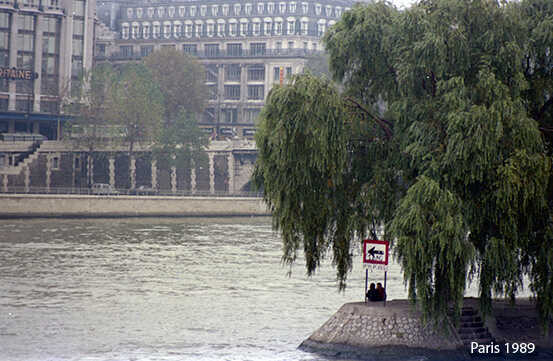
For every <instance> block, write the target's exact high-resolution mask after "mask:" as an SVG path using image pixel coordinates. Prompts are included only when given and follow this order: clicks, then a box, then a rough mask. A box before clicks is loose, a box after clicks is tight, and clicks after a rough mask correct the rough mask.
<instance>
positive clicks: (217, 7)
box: [211, 5, 219, 16]
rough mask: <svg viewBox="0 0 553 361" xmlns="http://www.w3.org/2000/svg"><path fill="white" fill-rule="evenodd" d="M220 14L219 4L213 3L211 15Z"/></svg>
mask: <svg viewBox="0 0 553 361" xmlns="http://www.w3.org/2000/svg"><path fill="white" fill-rule="evenodd" d="M217 15H219V5H211V16H217Z"/></svg>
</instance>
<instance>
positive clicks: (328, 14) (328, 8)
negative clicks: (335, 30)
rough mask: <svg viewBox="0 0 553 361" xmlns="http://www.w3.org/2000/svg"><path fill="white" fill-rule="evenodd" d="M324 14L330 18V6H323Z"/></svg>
mask: <svg viewBox="0 0 553 361" xmlns="http://www.w3.org/2000/svg"><path fill="white" fill-rule="evenodd" d="M325 14H326V16H328V17H330V16H332V6H330V5H327V6H325Z"/></svg>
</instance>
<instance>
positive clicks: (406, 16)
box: [255, 0, 553, 325]
mask: <svg viewBox="0 0 553 361" xmlns="http://www.w3.org/2000/svg"><path fill="white" fill-rule="evenodd" d="M552 18H553V11H552V5H551V3H550V2H547V1H522V2H520V3H503V2H498V1H493V0H473V1H460V0H427V1H421V2H420V3H419V4H418V5H415V6H413V7H412V8H410V9H408V10H405V11H398V10H397V9H396V8H394V7H393V6H391V5H389V4H388V3H386V2H376V3H371V4H368V5H357V6H355V7H354V9H353V10H352V11H348V12H346V13H344V15H343V16H342V19H341V20H340V21H339V22H338V23H337V24H336V25H335V26H333V27H332V28H331V29H329V31H328V32H327V33H326V35H325V38H324V41H325V44H326V47H327V51H328V53H329V56H330V70H331V73H332V75H333V78H334V79H335V80H336V81H338V82H340V89H342V88H343V91H338V90H336V89H337V88H338V87H337V86H335V85H333V84H331V83H329V82H326V81H323V80H320V79H317V78H315V77H313V76H311V75H309V74H307V75H304V76H300V77H296V78H295V80H294V82H293V84H292V85H291V86H286V87H277V88H275V89H274V90H273V91H272V92H271V94H270V95H269V98H268V101H267V105H266V107H265V109H264V111H263V112H262V122H261V125H260V131H259V132H258V133H257V134H258V135H257V141H258V145H259V158H258V164H257V167H256V171H255V179H256V182H257V183H258V184H260V185H262V186H263V187H264V195H265V199H266V201H267V202H268V204H269V205H270V207H271V209H272V210H273V213H274V216H273V220H274V224H275V226H276V227H277V228H278V229H280V231H281V233H282V235H283V240H284V260H285V261H287V262H292V261H293V260H294V259H295V254H296V252H297V250H299V249H300V247H303V250H304V253H305V255H306V262H307V270H308V273H311V272H313V271H314V270H315V269H316V268H317V267H318V265H319V262H320V259H322V257H323V256H324V255H325V253H326V252H327V250H329V249H332V251H333V260H334V262H335V264H336V265H337V271H338V279H339V280H340V287H344V285H345V281H346V278H347V273H348V271H349V270H350V269H351V257H352V256H351V255H352V249H353V248H356V247H358V243H356V242H354V241H355V239H357V238H358V237H363V236H364V235H365V234H366V233H367V232H369V233H373V235H375V234H376V233H377V231H378V226H379V225H383V234H382V235H381V236H382V237H385V238H389V239H392V240H394V249H395V254H396V256H397V258H398V260H399V261H400V263H401V265H402V268H403V272H404V277H405V281H406V284H407V285H408V288H409V295H410V298H411V299H412V300H413V301H415V302H419V303H420V305H421V306H422V309H423V310H424V313H425V315H426V316H427V317H428V318H433V319H434V320H436V321H440V320H442V319H443V318H444V317H446V315H447V311H448V308H449V307H450V306H452V307H453V308H454V310H455V311H456V312H455V314H456V315H458V314H459V313H460V307H461V305H462V299H463V295H464V291H465V288H466V286H467V279H469V278H470V276H472V275H476V276H478V277H479V283H480V300H481V304H482V306H483V310H484V311H485V312H487V311H489V310H490V306H491V298H492V296H493V295H494V294H495V295H505V296H507V297H509V298H511V299H514V296H515V294H516V292H517V291H518V290H520V289H521V288H522V287H523V279H524V277H523V276H524V275H527V276H529V278H530V284H529V286H530V289H531V290H532V291H533V292H534V294H535V295H536V299H537V304H538V307H539V310H540V313H541V316H542V320H543V321H544V325H546V324H547V322H548V320H550V319H551V317H552V315H553V287H551V286H552V284H553V272H552V271H553V270H552V267H553V266H552V265H553V251H551V247H549V245H550V244H551V240H552V232H551V231H552V229H551V205H552V202H551V201H552V197H551V194H552V192H551V187H552V182H550V180H551V173H552V172H551V146H550V143H549V141H548V139H549V137H550V136H551V132H550V131H551V124H552V119H551V103H553V101H552V100H551V91H550V89H551V88H550V86H551V79H552V78H551V71H552V70H551V69H552V67H551V63H550V62H551V58H550V52H549V49H551V45H553V44H552V40H553V37H552V36H551V34H553V32H552V31H551V30H552V29H553V28H552V23H551V19H552ZM535 21H538V25H537V26H536V25H535V23H534V22H535ZM544 140H546V141H544Z"/></svg>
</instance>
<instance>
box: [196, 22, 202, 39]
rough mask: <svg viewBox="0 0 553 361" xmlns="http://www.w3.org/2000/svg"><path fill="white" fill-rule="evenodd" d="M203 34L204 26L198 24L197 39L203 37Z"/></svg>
mask: <svg viewBox="0 0 553 361" xmlns="http://www.w3.org/2000/svg"><path fill="white" fill-rule="evenodd" d="M202 33H203V24H196V37H198V38H199V37H200V36H202Z"/></svg>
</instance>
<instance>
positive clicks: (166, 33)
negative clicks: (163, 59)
mask: <svg viewBox="0 0 553 361" xmlns="http://www.w3.org/2000/svg"><path fill="white" fill-rule="evenodd" d="M163 35H164V36H165V38H166V39H169V37H171V23H166V24H165V25H164V27H163Z"/></svg>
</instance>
